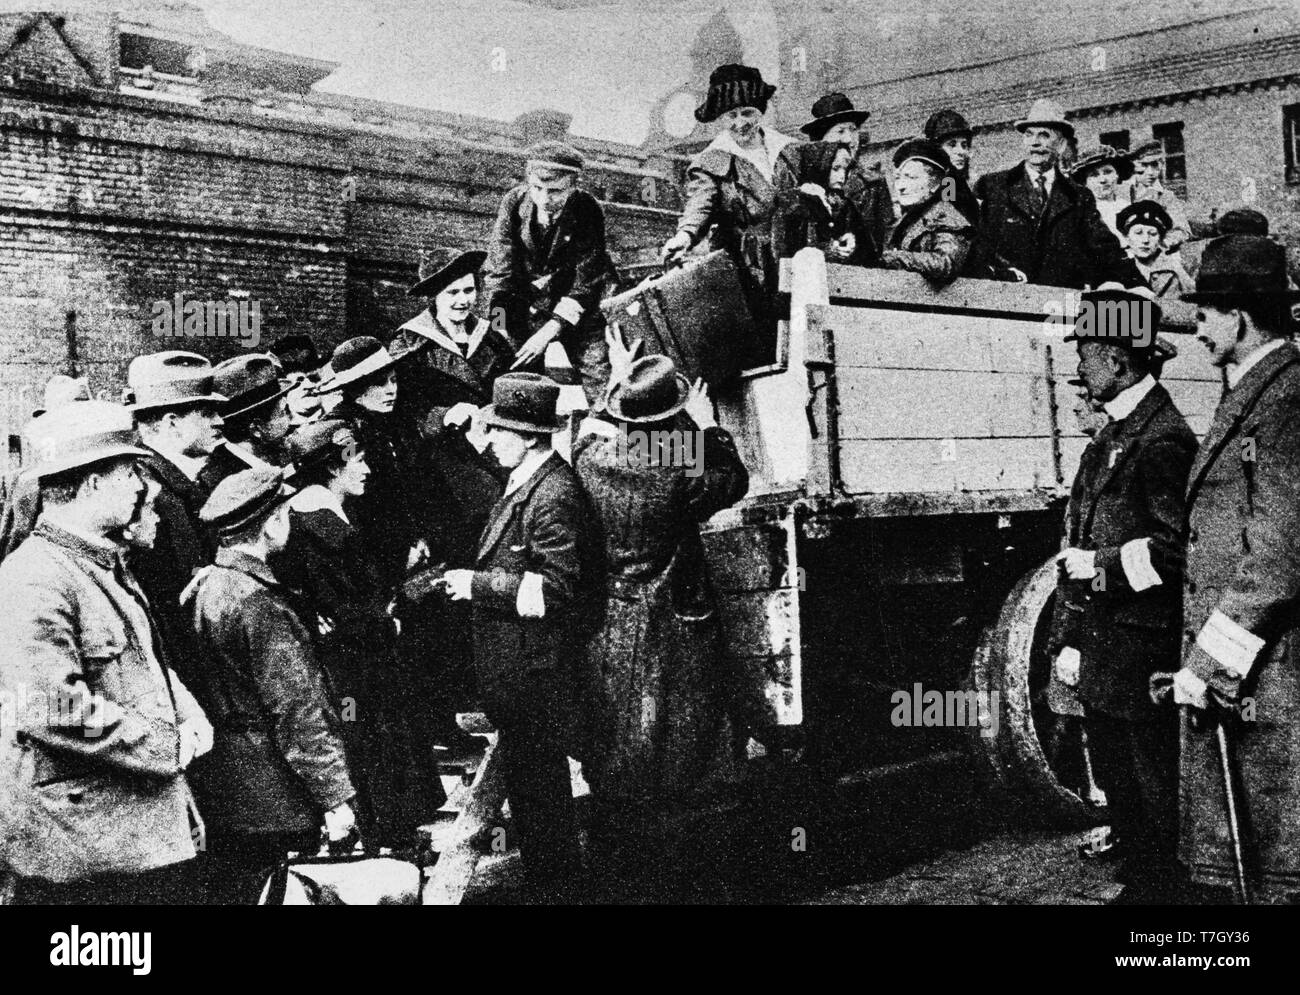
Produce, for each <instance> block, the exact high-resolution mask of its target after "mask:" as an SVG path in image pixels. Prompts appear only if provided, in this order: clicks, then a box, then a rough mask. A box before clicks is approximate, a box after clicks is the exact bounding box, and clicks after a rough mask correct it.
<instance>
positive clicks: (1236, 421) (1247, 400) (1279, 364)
mask: <svg viewBox="0 0 1300 995" xmlns="http://www.w3.org/2000/svg"><path fill="white" fill-rule="evenodd" d="M1297 361H1300V354H1298V353H1297V352H1296V348H1295V346H1293V345H1290V344H1287V345H1284V346H1282V348H1280V349H1275V350H1274V351H1273V352H1272V353H1271V354H1270V355H1268V356H1265V357H1264V358H1263V359H1262V360H1260V362H1259V364H1258V365H1256V366H1255V367H1254V369H1252V370H1250V371H1248V372H1247V373H1246V375H1245V376H1244V377H1242V379H1241V382H1240V383H1238V384H1237V386H1236V387H1235V388H1233V389H1232V390H1231V391H1229V392H1228V395H1227V396H1226V397H1225V398H1224V399H1223V400H1222V401H1220V402H1219V407H1218V408H1217V409H1216V410H1215V412H1214V423H1213V424H1212V425H1211V426H1210V431H1209V432H1208V433H1207V434H1206V436H1205V441H1204V442H1202V443H1201V446H1200V448H1199V449H1197V450H1196V459H1195V460H1194V461H1193V463H1192V472H1191V475H1190V476H1189V477H1188V480H1187V503H1188V504H1189V505H1190V504H1191V502H1192V499H1193V498H1194V496H1195V494H1196V492H1197V490H1198V489H1199V488H1200V486H1201V481H1202V480H1204V479H1205V474H1206V473H1207V472H1209V468H1210V466H1211V465H1212V464H1213V463H1214V461H1215V460H1216V459H1218V456H1219V453H1220V452H1222V450H1223V447H1224V446H1226V445H1227V444H1228V440H1229V439H1231V438H1232V436H1233V435H1235V434H1236V431H1237V428H1238V426H1240V424H1241V423H1242V422H1243V421H1244V420H1245V418H1246V416H1247V415H1248V414H1250V412H1251V410H1252V409H1253V408H1254V407H1255V402H1256V401H1258V400H1259V398H1260V395H1261V394H1263V393H1264V391H1265V390H1266V389H1267V388H1268V386H1269V385H1270V384H1272V382H1273V381H1274V380H1276V379H1277V378H1278V377H1279V376H1280V375H1281V374H1282V371H1283V370H1285V369H1286V368H1287V367H1288V366H1290V365H1292V364H1293V363H1295V362H1297Z"/></svg>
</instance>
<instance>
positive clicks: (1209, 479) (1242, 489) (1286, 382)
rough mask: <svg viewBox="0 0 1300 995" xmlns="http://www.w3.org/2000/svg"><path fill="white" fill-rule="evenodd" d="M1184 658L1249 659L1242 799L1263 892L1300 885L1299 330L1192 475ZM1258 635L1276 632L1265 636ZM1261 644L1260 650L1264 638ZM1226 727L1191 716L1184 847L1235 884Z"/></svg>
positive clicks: (1205, 671) (1219, 677)
mask: <svg viewBox="0 0 1300 995" xmlns="http://www.w3.org/2000/svg"><path fill="white" fill-rule="evenodd" d="M1187 502H1188V507H1189V526H1190V528H1189V533H1188V542H1187V573H1186V582H1185V585H1184V594H1183V602H1184V622H1183V631H1182V636H1183V663H1184V666H1186V667H1189V668H1190V669H1192V670H1193V671H1195V672H1196V673H1197V674H1198V675H1199V676H1200V677H1201V678H1202V679H1203V680H1206V681H1208V682H1209V683H1211V684H1216V683H1230V682H1231V678H1229V676H1228V675H1229V672H1230V671H1229V668H1231V667H1238V668H1240V669H1242V670H1245V671H1246V673H1247V676H1246V678H1245V680H1244V681H1243V682H1242V685H1241V694H1242V696H1243V698H1249V699H1251V702H1252V704H1253V709H1254V711H1253V719H1254V720H1253V721H1243V722H1233V723H1232V724H1231V732H1232V735H1233V739H1234V748H1235V756H1236V763H1237V767H1238V773H1239V781H1240V783H1239V787H1240V797H1239V799H1238V804H1239V806H1241V810H1242V811H1243V812H1245V813H1246V814H1247V822H1248V825H1249V827H1250V829H1251V835H1252V839H1251V849H1252V850H1253V857H1254V861H1255V864H1256V866H1257V868H1258V869H1259V872H1260V879H1259V882H1258V884H1257V889H1256V890H1257V892H1258V898H1259V899H1263V900H1271V899H1276V898H1280V897H1281V896H1282V895H1284V894H1285V893H1287V892H1297V891H1300V613H1298V612H1297V606H1298V599H1300V352H1297V350H1296V347H1295V346H1294V345H1292V344H1290V343H1287V344H1285V345H1283V346H1281V347H1280V348H1278V349H1276V350H1274V351H1273V352H1272V353H1270V354H1269V355H1267V356H1265V357H1264V358H1263V359H1262V360H1260V362H1259V363H1258V364H1257V365H1256V366H1254V367H1252V368H1251V369H1250V370H1248V371H1247V372H1246V374H1245V375H1244V376H1243V377H1242V378H1241V380H1240V382H1239V383H1238V384H1237V386H1236V387H1235V388H1233V389H1232V390H1231V391H1229V392H1228V394H1227V395H1226V396H1225V397H1224V399H1223V401H1222V402H1221V403H1220V404H1219V408H1218V410H1217V411H1216V412H1215V415H1214V422H1213V424H1212V425H1211V427H1210V431H1209V433H1208V434H1207V435H1206V437H1205V439H1204V441H1203V442H1202V443H1201V447H1200V450H1199V451H1198V452H1197V454H1196V461H1195V463H1194V464H1193V466H1192V472H1191V479H1190V480H1189V482H1188V486H1187ZM1255 640H1262V645H1259V644H1258V643H1256V642H1255ZM1256 646H1257V647H1258V649H1257V651H1255V647H1256ZM1218 764H1219V760H1218V752H1217V749H1216V747H1215V743H1214V734H1213V731H1212V730H1211V729H1209V728H1205V729H1194V728H1192V726H1191V725H1190V724H1189V723H1186V722H1185V723H1184V724H1183V736H1182V761H1181V778H1182V790H1181V791H1180V796H1181V802H1182V807H1181V812H1180V819H1179V849H1180V856H1181V857H1182V859H1183V860H1185V861H1186V862H1187V863H1188V865H1189V867H1190V868H1191V869H1192V871H1193V873H1194V875H1195V876H1196V877H1198V878H1199V879H1201V880H1203V881H1209V882H1212V883H1218V884H1227V883H1230V882H1231V880H1232V878H1231V874H1232V870H1231V868H1232V851H1231V848H1230V845H1229V840H1228V835H1227V830H1226V828H1225V822H1224V817H1223V799H1222V791H1223V788H1222V781H1221V778H1220V775H1219V768H1218Z"/></svg>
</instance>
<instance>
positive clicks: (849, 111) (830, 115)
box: [799, 93, 871, 142]
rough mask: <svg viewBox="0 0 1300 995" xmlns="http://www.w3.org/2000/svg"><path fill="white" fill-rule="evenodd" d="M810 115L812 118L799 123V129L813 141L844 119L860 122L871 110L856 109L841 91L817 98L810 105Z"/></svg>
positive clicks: (868, 115)
mask: <svg viewBox="0 0 1300 995" xmlns="http://www.w3.org/2000/svg"><path fill="white" fill-rule="evenodd" d="M812 115H813V116H812V120H811V121H809V122H808V123H807V124H801V125H800V126H799V130H800V131H802V132H803V133H804V134H805V135H807V136H808V137H809V138H811V139H812V140H813V141H814V142H815V141H819V140H820V139H821V137H822V135H824V134H826V132H827V131H829V130H830V129H831V128H833V127H835V125H837V124H842V123H844V122H845V121H849V122H851V123H853V124H857V125H860V124H862V122H863V121H865V120H866V119H867V118H869V117H871V111H860V110H856V109H855V108H854V107H853V101H852V100H850V99H849V98H848V97H846V96H845V95H844V94H842V93H828V94H826V95H825V96H824V97H818V98H817V102H816V103H815V104H813V105H812Z"/></svg>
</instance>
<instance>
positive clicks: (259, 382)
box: [212, 353, 293, 418]
mask: <svg viewBox="0 0 1300 995" xmlns="http://www.w3.org/2000/svg"><path fill="white" fill-rule="evenodd" d="M212 383H213V386H214V387H215V388H216V389H217V391H219V392H220V393H222V394H225V395H226V397H227V398H228V399H229V400H227V401H226V403H225V404H223V405H222V406H221V417H222V418H239V417H240V416H242V415H247V414H251V413H252V412H253V411H256V410H257V409H258V408H262V407H266V406H268V405H270V404H271V403H272V402H274V401H278V400H279V399H280V398H282V397H284V395H285V394H287V393H289V391H290V390H291V389H292V386H293V385H292V384H290V385H288V386H285V385H282V384H281V383H280V369H279V367H278V366H277V365H276V364H275V362H274V361H273V360H272V358H271V357H270V356H268V355H266V354H264V353H253V354H252V355H248V356H235V357H234V358H232V359H227V360H223V361H222V362H220V363H218V364H217V366H216V369H214V370H213V371H212Z"/></svg>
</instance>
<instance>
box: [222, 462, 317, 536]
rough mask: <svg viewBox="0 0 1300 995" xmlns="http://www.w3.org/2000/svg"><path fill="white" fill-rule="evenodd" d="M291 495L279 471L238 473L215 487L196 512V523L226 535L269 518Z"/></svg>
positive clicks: (242, 471) (266, 470)
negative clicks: (197, 513)
mask: <svg viewBox="0 0 1300 995" xmlns="http://www.w3.org/2000/svg"><path fill="white" fill-rule="evenodd" d="M293 493H294V489H293V488H292V487H289V486H287V485H286V484H285V482H284V470H282V469H280V468H279V467H276V466H267V467H260V468H253V469H250V470H241V471H239V472H238V473H234V474H231V475H230V476H229V477H226V478H225V479H223V480H222V481H221V482H220V483H219V484H217V486H216V488H214V489H213V491H212V495H211V496H210V497H209V498H208V500H207V501H206V502H205V503H204V505H203V507H202V508H201V509H200V510H199V521H201V522H203V523H204V524H205V525H210V526H212V528H213V529H215V530H216V532H217V534H218V535H226V534H228V533H230V532H234V531H238V530H239V529H242V528H244V527H246V526H248V525H251V524H252V523H253V522H255V521H257V520H258V519H259V518H261V517H263V516H265V515H268V514H270V513H271V512H272V511H274V510H275V509H276V507H277V506H278V505H279V504H280V503H281V502H283V501H285V500H288V498H290V497H291V496H292V495H293Z"/></svg>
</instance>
